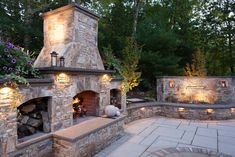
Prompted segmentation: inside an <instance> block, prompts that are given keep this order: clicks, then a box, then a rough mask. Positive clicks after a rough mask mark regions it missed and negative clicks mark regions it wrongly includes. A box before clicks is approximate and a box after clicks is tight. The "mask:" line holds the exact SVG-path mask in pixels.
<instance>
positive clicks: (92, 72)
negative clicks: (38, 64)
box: [38, 67, 114, 75]
mask: <svg viewBox="0 0 235 157" xmlns="http://www.w3.org/2000/svg"><path fill="white" fill-rule="evenodd" d="M38 70H39V71H40V72H41V73H42V74H54V73H58V72H68V73H72V74H90V75H100V74H111V73H113V72H114V71H113V70H98V69H83V68H70V67H43V68H38Z"/></svg>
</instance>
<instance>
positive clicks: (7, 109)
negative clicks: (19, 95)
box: [0, 90, 17, 156]
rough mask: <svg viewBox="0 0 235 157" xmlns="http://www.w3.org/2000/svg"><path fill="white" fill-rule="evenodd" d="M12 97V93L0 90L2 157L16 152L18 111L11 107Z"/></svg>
mask: <svg viewBox="0 0 235 157" xmlns="http://www.w3.org/2000/svg"><path fill="white" fill-rule="evenodd" d="M12 97H13V95H12V91H10V92H9V93H5V92H3V91H2V90H0V156H1V155H2V156H4V155H6V154H7V153H10V152H12V151H14V150H15V146H16V139H17V123H16V110H15V109H13V108H12V107H11V100H12Z"/></svg>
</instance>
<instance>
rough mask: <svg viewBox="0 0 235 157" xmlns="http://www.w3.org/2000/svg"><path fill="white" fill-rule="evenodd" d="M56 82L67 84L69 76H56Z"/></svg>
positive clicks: (63, 74)
mask: <svg viewBox="0 0 235 157" xmlns="http://www.w3.org/2000/svg"><path fill="white" fill-rule="evenodd" d="M57 81H58V82H59V83H68V82H69V76H68V75H66V74H65V73H60V74H59V75H58V76H57Z"/></svg>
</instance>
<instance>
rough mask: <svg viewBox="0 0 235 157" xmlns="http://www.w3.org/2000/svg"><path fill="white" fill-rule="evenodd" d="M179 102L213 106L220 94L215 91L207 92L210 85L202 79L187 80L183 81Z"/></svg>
mask: <svg viewBox="0 0 235 157" xmlns="http://www.w3.org/2000/svg"><path fill="white" fill-rule="evenodd" d="M181 86H182V88H181V89H180V91H181V93H182V94H181V95H180V97H179V100H178V101H179V102H186V103H208V104H213V103H214V102H215V101H216V100H217V99H218V94H217V93H216V91H213V90H206V89H207V87H208V85H207V84H206V83H204V82H202V80H201V79H187V80H184V81H182V85H181Z"/></svg>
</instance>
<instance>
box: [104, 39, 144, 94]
mask: <svg viewBox="0 0 235 157" xmlns="http://www.w3.org/2000/svg"><path fill="white" fill-rule="evenodd" d="M104 54H105V58H106V62H107V64H108V65H109V66H110V67H111V66H113V67H114V68H115V69H116V70H117V72H118V74H120V75H121V76H122V78H123V91H124V92H128V91H129V90H132V89H133V88H134V87H136V86H138V85H139V82H140V77H141V72H138V64H139V59H140V54H141V47H139V46H138V44H137V43H136V41H135V40H134V39H133V38H127V42H126V47H125V48H124V49H123V51H122V60H118V59H117V58H115V56H114V55H113V54H112V49H111V47H108V48H104Z"/></svg>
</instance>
